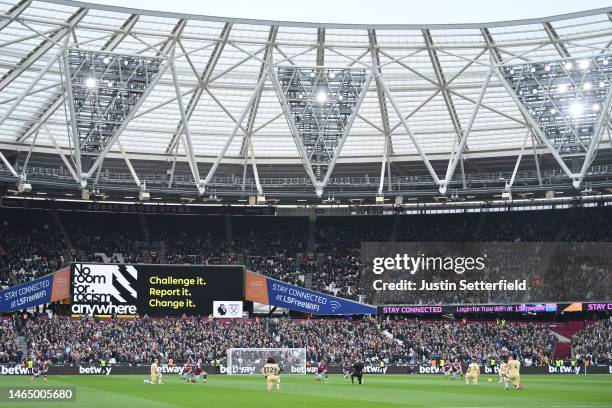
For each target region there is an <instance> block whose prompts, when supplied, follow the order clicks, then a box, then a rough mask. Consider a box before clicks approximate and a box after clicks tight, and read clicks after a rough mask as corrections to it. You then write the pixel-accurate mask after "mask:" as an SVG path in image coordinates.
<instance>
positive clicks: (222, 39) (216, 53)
mask: <svg viewBox="0 0 612 408" xmlns="http://www.w3.org/2000/svg"><path fill="white" fill-rule="evenodd" d="M231 30H232V23H226V24H225V25H224V26H223V29H222V30H221V34H219V40H218V42H217V45H216V46H215V49H214V50H213V52H212V53H211V54H210V58H209V59H208V63H207V64H206V68H204V72H202V75H200V77H199V78H198V81H199V86H198V88H197V89H196V91H195V92H194V93H193V94H192V95H191V98H190V99H189V103H188V104H187V110H186V111H185V117H186V118H187V122H189V120H190V119H191V115H193V112H194V111H195V109H196V107H197V106H198V103H199V102H200V98H202V94H203V93H204V89H205V88H206V87H207V86H208V83H209V82H210V79H211V76H212V73H213V71H214V70H215V67H216V66H217V62H218V61H219V58H220V57H221V53H222V52H223V49H224V48H225V45H226V44H227V40H228V39H229V35H230V31H231ZM184 123H185V122H183V121H182V120H181V121H179V124H178V125H177V126H176V131H175V132H174V135H172V138H171V139H170V143H168V147H167V148H166V154H170V153H171V152H172V150H173V149H174V145H175V143H178V138H179V136H180V135H181V133H182V132H183V125H184Z"/></svg>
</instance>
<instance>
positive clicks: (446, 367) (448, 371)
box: [442, 360, 451, 378]
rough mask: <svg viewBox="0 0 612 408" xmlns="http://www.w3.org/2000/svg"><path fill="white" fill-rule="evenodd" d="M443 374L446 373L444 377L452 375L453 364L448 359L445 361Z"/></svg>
mask: <svg viewBox="0 0 612 408" xmlns="http://www.w3.org/2000/svg"><path fill="white" fill-rule="evenodd" d="M442 374H444V378H448V377H449V376H450V375H451V365H450V362H449V361H448V360H446V361H445V362H444V367H442Z"/></svg>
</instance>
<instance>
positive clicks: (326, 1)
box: [89, 0, 612, 24]
mask: <svg viewBox="0 0 612 408" xmlns="http://www.w3.org/2000/svg"><path fill="white" fill-rule="evenodd" d="M89 3H99V4H108V5H115V6H128V7H133V8H140V9H145V10H159V11H170V12H179V13H188V14H202V15H209V16H221V17H240V18H254V19H262V20H287V21H308V22H333V23H352V24H402V23H403V24H438V23H479V22H489V21H502V20H517V19H525V18H534V17H544V16H551V15H556V14H565V13H572V12H576V11H584V10H589V9H595V8H601V7H609V6H612V1H610V0H581V1H577V0H506V1H500V0H489V1H487V0H418V1H414V0H403V1H402V0H172V1H169V0H130V1H128V2H126V1H125V0H94V1H89Z"/></svg>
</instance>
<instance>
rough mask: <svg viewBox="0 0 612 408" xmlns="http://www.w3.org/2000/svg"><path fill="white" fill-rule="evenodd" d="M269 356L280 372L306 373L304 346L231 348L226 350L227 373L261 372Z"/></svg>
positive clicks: (247, 373) (246, 373)
mask: <svg viewBox="0 0 612 408" xmlns="http://www.w3.org/2000/svg"><path fill="white" fill-rule="evenodd" d="M270 357H272V358H274V361H276V364H278V366H279V367H280V368H281V373H282V374H306V349H305V348H231V349H228V350H227V374H228V375H239V374H242V375H252V374H255V375H257V374H261V369H262V367H263V366H264V364H266V361H267V360H268V358H270Z"/></svg>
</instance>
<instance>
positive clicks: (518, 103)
mask: <svg viewBox="0 0 612 408" xmlns="http://www.w3.org/2000/svg"><path fill="white" fill-rule="evenodd" d="M495 75H496V76H497V79H498V80H499V81H500V82H501V83H502V85H503V86H504V88H505V89H506V92H507V93H508V95H510V97H511V98H512V100H513V101H514V103H515V105H516V106H517V108H518V109H519V110H520V111H521V113H522V114H523V117H524V118H525V120H526V121H527V123H528V124H529V126H530V127H531V130H532V131H533V132H534V133H535V134H536V135H538V138H539V139H540V142H542V143H544V144H545V145H546V147H547V148H548V150H549V151H550V153H551V154H552V155H553V157H554V158H555V160H556V161H557V163H558V164H559V166H561V169H563V171H564V172H565V174H567V176H568V177H569V178H571V179H572V180H573V182H574V184H575V183H576V182H577V181H578V178H577V176H578V175H576V174H574V173H572V171H571V170H570V169H569V168H568V167H567V165H566V164H565V162H564V161H563V158H562V157H561V156H560V155H559V153H558V152H557V150H556V149H555V147H554V146H553V145H552V144H551V142H550V141H549V140H548V138H547V137H546V135H544V132H542V129H541V128H540V126H539V125H538V124H537V123H536V122H535V120H534V119H533V117H531V115H530V114H529V112H527V109H526V108H525V106H524V105H523V104H522V103H521V101H519V99H518V97H517V96H516V94H515V93H514V90H513V89H512V86H511V85H510V84H509V83H508V81H507V80H506V78H504V75H503V74H502V73H501V72H500V69H499V65H496V66H495ZM578 184H580V183H579V182H578Z"/></svg>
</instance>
